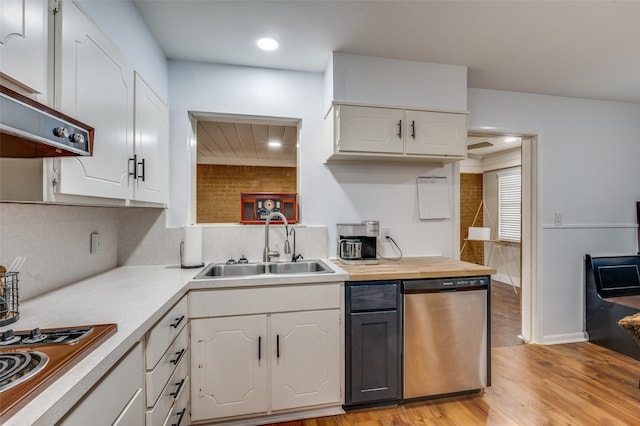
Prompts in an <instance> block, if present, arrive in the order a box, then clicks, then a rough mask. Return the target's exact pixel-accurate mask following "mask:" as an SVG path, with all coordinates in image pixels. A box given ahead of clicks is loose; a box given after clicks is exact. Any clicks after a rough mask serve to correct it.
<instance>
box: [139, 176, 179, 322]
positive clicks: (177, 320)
mask: <svg viewBox="0 0 640 426" xmlns="http://www.w3.org/2000/svg"><path fill="white" fill-rule="evenodd" d="M143 180H144V179H143ZM183 319H184V315H183V316H181V317H180V318H176V322H174V323H173V324H171V327H173V328H178V326H179V325H180V323H181V322H182V320H183Z"/></svg>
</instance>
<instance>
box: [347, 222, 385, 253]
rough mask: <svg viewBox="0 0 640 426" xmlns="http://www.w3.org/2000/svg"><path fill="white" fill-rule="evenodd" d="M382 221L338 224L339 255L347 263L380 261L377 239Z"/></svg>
mask: <svg viewBox="0 0 640 426" xmlns="http://www.w3.org/2000/svg"><path fill="white" fill-rule="evenodd" d="M379 234H380V222H378V221H377V220H367V221H364V222H362V223H339V224H338V256H339V257H340V259H341V260H342V261H344V262H346V263H357V264H363V263H364V264H376V263H378V255H377V240H378V235H379Z"/></svg>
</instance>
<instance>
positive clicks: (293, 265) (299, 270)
mask: <svg viewBox="0 0 640 426" xmlns="http://www.w3.org/2000/svg"><path fill="white" fill-rule="evenodd" d="M269 272H270V273H272V274H308V273H312V272H320V273H327V272H333V271H332V270H331V269H329V267H328V266H327V265H325V264H324V263H322V262H321V261H319V260H303V261H300V262H286V263H271V264H270V265H269Z"/></svg>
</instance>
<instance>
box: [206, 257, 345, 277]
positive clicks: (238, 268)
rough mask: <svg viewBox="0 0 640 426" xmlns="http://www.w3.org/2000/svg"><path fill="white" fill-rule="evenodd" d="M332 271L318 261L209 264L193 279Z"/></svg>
mask: <svg viewBox="0 0 640 426" xmlns="http://www.w3.org/2000/svg"><path fill="white" fill-rule="evenodd" d="M332 272H333V270H332V269H331V268H329V267H328V266H327V265H325V264H324V263H323V262H322V261H320V260H303V261H299V262H278V263H270V262H267V263H265V262H262V263H245V264H234V265H227V264H226V263H211V264H209V265H207V266H206V267H205V268H204V269H203V270H202V272H200V273H199V274H198V275H196V277H195V279H211V278H226V277H241V276H256V275H269V274H280V275H282V274H326V273H332Z"/></svg>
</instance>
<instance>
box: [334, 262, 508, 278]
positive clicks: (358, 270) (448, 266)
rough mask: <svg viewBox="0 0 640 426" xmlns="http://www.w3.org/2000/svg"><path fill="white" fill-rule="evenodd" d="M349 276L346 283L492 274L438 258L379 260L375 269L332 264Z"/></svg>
mask: <svg viewBox="0 0 640 426" xmlns="http://www.w3.org/2000/svg"><path fill="white" fill-rule="evenodd" d="M333 262H335V263H336V264H337V265H338V266H340V267H341V268H342V269H344V270H345V271H346V272H348V273H349V281H368V280H394V279H414V278H454V277H472V276H478V275H491V274H495V273H496V270H495V268H490V267H487V266H483V265H477V264H475V263H469V262H463V261H460V260H455V259H450V258H448V257H442V256H425V257H406V258H402V259H400V260H387V259H380V263H379V264H378V265H357V264H356V265H354V264H347V263H345V262H343V261H341V260H333Z"/></svg>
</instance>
